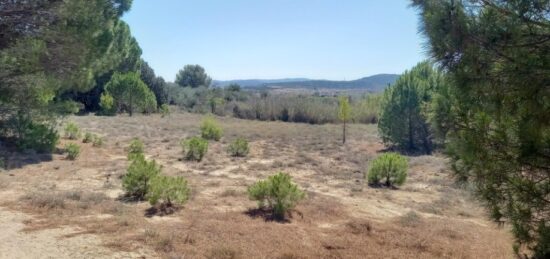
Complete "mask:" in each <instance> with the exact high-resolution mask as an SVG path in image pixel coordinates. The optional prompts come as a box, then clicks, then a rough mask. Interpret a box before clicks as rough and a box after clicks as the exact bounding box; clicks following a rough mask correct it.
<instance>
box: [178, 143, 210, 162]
mask: <svg viewBox="0 0 550 259" xmlns="http://www.w3.org/2000/svg"><path fill="white" fill-rule="evenodd" d="M181 147H182V149H183V153H184V154H185V159H187V160H194V161H201V160H202V158H203V157H204V155H206V152H207V151H208V141H206V140H205V139H203V138H200V137H192V138H190V139H188V140H184V141H182V142H181Z"/></svg>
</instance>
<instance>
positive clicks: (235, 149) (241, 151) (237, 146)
mask: <svg viewBox="0 0 550 259" xmlns="http://www.w3.org/2000/svg"><path fill="white" fill-rule="evenodd" d="M227 150H228V152H229V154H230V155H231V156H234V157H245V156H247V155H248V152H249V151H250V148H249V147H248V141H246V139H244V138H237V139H236V140H235V141H233V142H231V144H229V147H228V149H227Z"/></svg>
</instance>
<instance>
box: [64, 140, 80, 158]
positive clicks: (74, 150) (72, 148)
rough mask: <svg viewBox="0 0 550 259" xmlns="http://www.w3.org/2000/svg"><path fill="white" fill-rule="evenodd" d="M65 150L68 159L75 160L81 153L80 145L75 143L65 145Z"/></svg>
mask: <svg viewBox="0 0 550 259" xmlns="http://www.w3.org/2000/svg"><path fill="white" fill-rule="evenodd" d="M65 151H66V152H67V159H69V160H75V159H76V158H77V157H78V155H80V146H79V145H77V144H74V143H69V144H67V145H65Z"/></svg>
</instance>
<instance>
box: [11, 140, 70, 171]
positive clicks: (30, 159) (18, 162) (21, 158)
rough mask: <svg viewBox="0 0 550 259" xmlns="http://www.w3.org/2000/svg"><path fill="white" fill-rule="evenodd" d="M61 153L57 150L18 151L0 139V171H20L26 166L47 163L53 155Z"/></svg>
mask: <svg viewBox="0 0 550 259" xmlns="http://www.w3.org/2000/svg"><path fill="white" fill-rule="evenodd" d="M62 152H63V151H62V150H59V149H56V150H54V152H49V153H38V152H35V151H33V150H26V151H20V150H18V149H17V148H15V146H14V145H12V144H10V142H9V141H6V139H0V169H6V170H12V169H20V168H23V167H25V166H28V165H34V164H40V163H43V162H49V161H52V160H53V155H54V154H59V153H62Z"/></svg>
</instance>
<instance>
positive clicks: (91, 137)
mask: <svg viewBox="0 0 550 259" xmlns="http://www.w3.org/2000/svg"><path fill="white" fill-rule="evenodd" d="M94 139H95V135H94V134H92V133H90V132H86V134H84V138H83V139H82V143H91V142H93V141H94Z"/></svg>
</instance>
